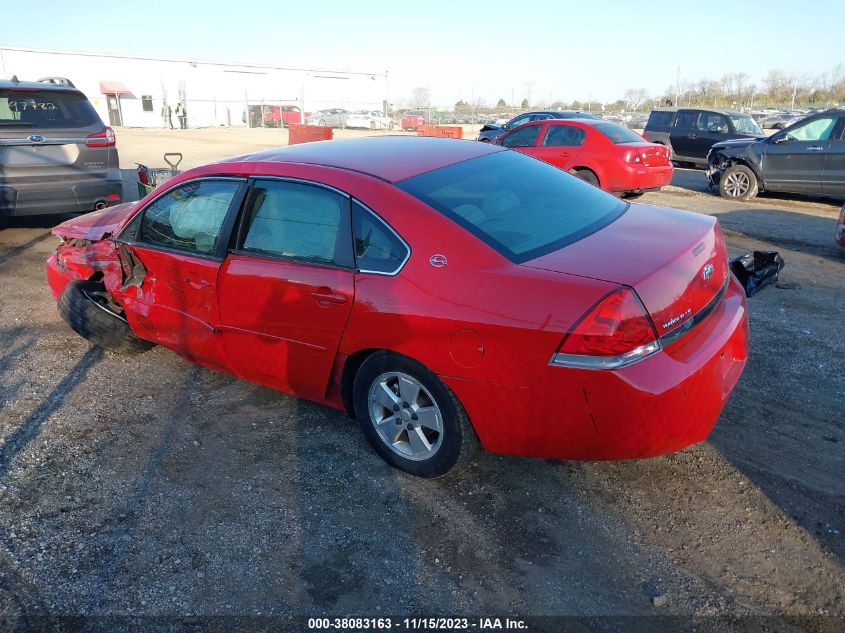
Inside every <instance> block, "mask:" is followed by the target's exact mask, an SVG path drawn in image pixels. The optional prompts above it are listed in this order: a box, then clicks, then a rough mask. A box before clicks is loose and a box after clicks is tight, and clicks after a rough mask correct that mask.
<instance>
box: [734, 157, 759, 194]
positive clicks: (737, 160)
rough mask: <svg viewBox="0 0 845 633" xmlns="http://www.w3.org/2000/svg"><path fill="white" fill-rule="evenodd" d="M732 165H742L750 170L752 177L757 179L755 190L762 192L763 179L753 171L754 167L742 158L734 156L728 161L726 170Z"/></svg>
mask: <svg viewBox="0 0 845 633" xmlns="http://www.w3.org/2000/svg"><path fill="white" fill-rule="evenodd" d="M734 165H742V166H743V167H748V169H750V170H751V173H752V174H754V177H755V178H756V179H757V189H758V190H759V191H763V190H764V189H763V178H762V175H761V174H760V173H759V172H758V171H757V170H756V169H754V165H752V164H751V163H750V162H748V161H747V160H745V159H744V158H739V157H736V156H732V157H731V158H729V159H728V168H730V167H733V166H734Z"/></svg>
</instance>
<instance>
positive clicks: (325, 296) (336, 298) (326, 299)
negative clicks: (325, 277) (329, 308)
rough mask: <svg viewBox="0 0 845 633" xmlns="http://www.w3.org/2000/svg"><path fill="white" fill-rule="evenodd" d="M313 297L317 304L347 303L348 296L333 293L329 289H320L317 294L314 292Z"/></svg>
mask: <svg viewBox="0 0 845 633" xmlns="http://www.w3.org/2000/svg"><path fill="white" fill-rule="evenodd" d="M311 297H312V298H313V299H314V300H315V301H316V302H317V303H346V295H342V294H336V293H333V292H332V291H331V290H329V289H328V288H320V289H319V290H317V292H312V293H311Z"/></svg>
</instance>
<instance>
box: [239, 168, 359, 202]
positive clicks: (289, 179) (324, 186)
mask: <svg viewBox="0 0 845 633" xmlns="http://www.w3.org/2000/svg"><path fill="white" fill-rule="evenodd" d="M246 178H248V179H249V180H251V181H256V180H280V181H282V182H290V183H294V184H299V185H311V186H312V187H319V188H320V189H328V190H329V191H333V192H334V193H336V194H339V195H341V196H343V197H344V198H346V199H347V200H351V199H352V196H350V195H349V194H348V193H346V192H345V191H341V190H340V189H338V188H337V187H332V186H331V185H327V184H325V183H322V182H317V181H316V180H308V179H306V178H294V177H291V176H263V175H261V174H250V175H249V176H246Z"/></svg>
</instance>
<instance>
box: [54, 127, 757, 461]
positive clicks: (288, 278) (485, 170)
mask: <svg viewBox="0 0 845 633" xmlns="http://www.w3.org/2000/svg"><path fill="white" fill-rule="evenodd" d="M53 232H54V233H55V234H56V235H58V236H59V237H60V238H61V244H60V245H59V246H58V247H57V249H56V251H55V253H53V254H52V255H51V256H50V258H49V260H48V263H47V278H48V280H49V284H50V287H51V288H52V293H53V296H54V297H55V298H56V299H57V300H58V304H59V311H60V313H61V314H62V316H63V318H64V319H65V320H66V322H67V323H68V324H69V325H70V327H71V328H73V329H74V330H75V331H76V332H78V333H79V334H81V335H82V336H85V337H86V338H88V339H89V340H91V341H93V342H94V343H97V344H100V345H103V346H110V347H118V348H121V349H143V348H145V347H147V346H149V345H151V344H154V343H155V344H160V345H164V346H166V347H169V348H170V349H172V350H174V351H175V352H176V353H178V354H180V355H182V356H183V357H185V358H187V359H189V360H191V361H193V362H195V363H198V364H200V365H203V366H206V367H210V368H213V369H217V370H220V371H225V372H230V373H232V374H235V375H237V376H240V377H242V378H245V379H247V380H251V381H254V382H256V383H260V384H262V385H266V386H268V387H271V388H274V389H279V390H281V391H285V392H288V393H292V394H295V395H297V396H301V397H303V398H308V399H311V400H314V401H317V402H320V403H323V404H325V405H328V406H331V407H336V408H338V409H345V410H346V411H347V412H348V413H349V414H350V415H352V416H353V417H355V418H357V420H358V421H359V422H360V425H361V428H362V430H363V432H364V433H365V435H366V436H367V438H368V440H369V441H370V442H371V443H372V445H373V447H374V448H375V450H376V451H377V452H378V453H379V454H380V455H381V456H382V457H383V458H384V459H385V460H387V461H388V462H389V463H390V464H392V465H394V466H396V467H398V468H402V469H405V470H407V471H409V472H411V473H414V474H417V475H423V476H436V475H440V474H443V473H445V472H446V471H448V470H450V469H451V468H453V467H454V466H456V465H457V464H460V463H463V462H465V461H466V460H467V457H468V455H469V454H470V453H471V451H472V449H473V447H474V446H475V445H476V442H477V440H480V443H481V445H483V447H484V448H486V449H487V450H489V451H493V452H498V453H510V454H516V455H527V456H539V457H551V458H560V459H622V458H636V457H647V456H651V455H658V454H661V453H666V452H669V451H675V450H678V449H681V448H683V447H685V446H688V445H689V444H692V443H694V442H699V441H702V440H704V439H705V438H706V437H707V435H708V434H709V432H710V430H711V428H712V427H713V425H714V424H715V422H716V419H717V418H718V417H719V414H720V412H721V410H722V407H723V406H724V404H725V401H726V400H727V398H728V396H729V394H730V392H731V390H732V389H733V387H734V384H735V383H736V381H737V379H738V378H739V375H740V373H741V372H742V369H743V367H744V365H745V361H746V356H747V348H748V330H747V319H746V303H745V295H744V293H743V290H742V288H741V287H740V286H739V284H738V282H737V281H736V280H735V279H734V278H733V277H732V276H731V275H730V273H729V271H728V263H727V257H726V250H725V243H724V239H723V237H722V232H721V229H720V228H719V224H718V222H717V221H716V220H715V219H714V218H712V217H710V216H706V215H697V214H692V213H686V212H682V211H676V210H671V209H662V208H656V207H651V206H645V205H631V204H628V203H626V202H624V201H622V200H619V199H618V198H616V197H614V196H611V195H609V194H607V193H605V192H603V191H601V190H599V189H597V188H595V187H591V186H589V185H587V184H586V183H584V182H582V181H580V180H578V179H577V178H574V177H572V176H571V175H569V174H567V173H566V172H563V171H561V170H559V169H556V168H554V167H552V166H550V165H548V164H546V163H544V162H542V161H537V160H532V159H530V158H528V157H526V156H523V155H522V154H520V153H519V152H511V151H506V150H503V149H502V148H501V147H498V146H494V145H489V144H486V143H475V142H470V141H458V140H450V139H440V138H422V137H420V138H411V137H398V136H397V137H383V138H365V139H359V140H349V141H326V142H320V143H307V144H302V145H296V146H291V147H286V148H282V149H278V150H270V151H266V152H261V153H258V154H253V155H250V156H241V157H238V158H233V159H231V160H228V161H224V162H221V163H216V164H213V165H208V166H205V167H200V168H197V169H193V170H191V171H188V172H185V173H183V174H181V175H180V176H178V177H176V178H174V179H173V180H171V181H169V182H168V183H166V184H165V185H164V186H162V187H161V188H159V189H157V190H155V191H154V192H152V193H151V194H149V195H148V196H147V197H146V198H144V199H142V200H141V201H139V202H137V203H134V204H128V205H121V206H118V207H113V208H110V209H106V210H104V211H101V212H97V213H92V214H88V215H84V216H81V217H79V218H77V219H73V220H70V221H68V222H65V223H64V224H61V225H59V226H58V227H56V228H55V229H54V231H53ZM148 379H149V380H155V377H154V376H150V377H148Z"/></svg>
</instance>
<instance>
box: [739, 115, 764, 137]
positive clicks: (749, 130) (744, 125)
mask: <svg viewBox="0 0 845 633" xmlns="http://www.w3.org/2000/svg"><path fill="white" fill-rule="evenodd" d="M731 122H733V124H734V129H735V130H736V131H737V133H738V134H759V135H760V136H762V135H763V130H761V129H760V126H759V125H757V121H755V120H754V119H753V118H752V117H750V116H732V117H731Z"/></svg>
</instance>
